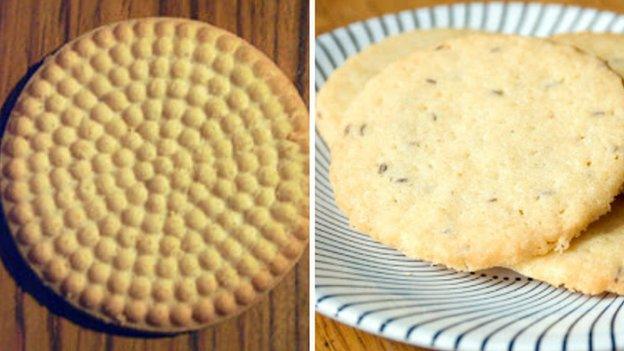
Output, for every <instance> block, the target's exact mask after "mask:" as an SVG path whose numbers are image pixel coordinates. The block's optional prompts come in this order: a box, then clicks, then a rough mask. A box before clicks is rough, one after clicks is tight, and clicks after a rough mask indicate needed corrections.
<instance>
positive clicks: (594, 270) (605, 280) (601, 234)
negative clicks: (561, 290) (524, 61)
mask: <svg viewBox="0 0 624 351" xmlns="http://www.w3.org/2000/svg"><path fill="white" fill-rule="evenodd" d="M552 39H553V40H554V41H556V42H560V43H564V44H569V45H573V46H575V47H578V48H580V49H581V50H583V51H586V52H587V53H590V54H593V55H596V56H598V57H599V58H600V59H602V60H605V61H606V62H607V64H608V65H609V66H610V67H611V68H612V69H613V70H615V71H616V72H617V73H619V74H620V75H624V51H623V50H622V47H624V36H622V35H620V34H613V33H588V32H583V33H566V34H560V35H556V36H554V37H553V38H552ZM622 252H624V200H623V199H622V198H619V199H616V201H615V202H614V203H613V205H612V210H611V212H610V213H609V214H607V215H605V216H603V217H601V218H600V219H599V220H598V221H596V222H594V223H592V224H591V225H590V226H589V228H588V229H587V231H586V232H584V233H583V234H582V235H581V236H580V237H579V238H577V239H574V240H573V241H572V242H571V243H570V247H569V248H568V249H567V250H566V251H564V252H562V253H550V254H547V255H544V256H540V257H538V258H535V259H529V260H527V261H524V262H521V263H519V264H516V265H513V266H512V267H510V268H512V269H514V270H516V271H518V272H519V273H522V274H524V275H526V276H529V277H532V278H535V279H539V280H542V281H545V282H547V283H550V284H552V285H555V286H563V287H566V288H568V289H571V290H575V291H579V292H582V293H585V294H599V293H602V292H605V291H608V292H613V293H616V294H624V267H623V266H624V255H623V254H622ZM579 272H582V274H579Z"/></svg>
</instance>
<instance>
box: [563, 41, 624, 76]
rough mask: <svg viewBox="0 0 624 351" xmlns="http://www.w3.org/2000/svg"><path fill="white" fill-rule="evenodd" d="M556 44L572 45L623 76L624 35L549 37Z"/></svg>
mask: <svg viewBox="0 0 624 351" xmlns="http://www.w3.org/2000/svg"><path fill="white" fill-rule="evenodd" d="M551 40H554V41H556V42H558V43H562V44H568V45H573V46H575V47H577V48H579V49H581V50H583V51H585V52H588V53H590V54H593V55H596V56H598V57H599V58H601V59H603V60H605V61H607V64H608V65H609V67H611V68H612V69H613V70H614V71H616V72H617V73H618V74H620V75H621V76H624V50H622V47H623V46H624V35H622V34H615V33H591V32H579V33H564V34H558V35H555V36H553V37H551Z"/></svg>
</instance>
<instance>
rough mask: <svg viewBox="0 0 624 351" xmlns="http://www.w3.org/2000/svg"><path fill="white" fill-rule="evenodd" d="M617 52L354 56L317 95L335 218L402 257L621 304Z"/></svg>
mask: <svg viewBox="0 0 624 351" xmlns="http://www.w3.org/2000/svg"><path fill="white" fill-rule="evenodd" d="M622 40H624V39H622V38H621V37H619V36H616V35H608V34H570V35H563V36H558V37H556V38H553V39H552V40H543V39H537V38H528V37H517V36H507V35H500V34H486V33H474V32H468V31H450V30H433V31H423V32H413V33H407V34H403V35H400V36H397V37H394V38H391V39H388V40H386V41H383V42H381V43H379V44H377V45H374V46H372V47H370V48H368V49H366V50H365V51H363V52H362V53H360V54H359V55H357V56H355V57H353V58H352V59H350V60H348V61H347V62H346V63H345V65H343V66H342V67H341V68H339V69H338V70H337V71H336V72H335V73H334V74H333V75H332V76H331V77H330V79H329V80H328V82H327V84H326V85H325V86H324V87H323V89H322V90H321V91H320V92H319V95H318V113H319V114H318V115H317V121H318V126H319V130H320V131H321V133H322V134H323V137H324V138H325V140H326V142H327V143H328V145H329V146H330V148H331V150H332V164H331V168H330V178H331V181H332V183H333V186H334V192H335V196H336V201H337V203H338V205H339V207H340V208H341V209H342V210H343V211H344V212H345V214H346V215H347V216H348V218H349V220H350V223H351V225H352V226H354V227H355V228H356V229H358V230H360V231H362V232H364V233H367V234H369V235H371V237H373V238H374V239H376V240H378V241H380V242H382V243H384V244H387V245H389V246H392V247H394V248H397V249H398V250H400V251H401V252H403V253H405V254H406V255H408V256H410V257H414V258H418V259H424V260H427V261H430V262H433V263H436V264H442V265H445V266H447V267H451V268H454V269H457V270H478V269H485V268H490V267H497V266H502V267H509V268H512V269H515V270H517V271H519V272H521V273H523V274H525V275H528V276H531V277H535V278H537V279H541V280H544V281H547V282H549V283H551V284H553V285H558V286H559V285H563V286H565V287H567V288H570V289H573V290H578V291H581V292H584V293H589V294H594V293H599V292H602V291H612V292H616V293H624V284H623V283H622V280H623V279H624V268H623V267H622V266H623V265H624V254H622V253H621V252H622V251H621V250H619V247H620V246H624V241H623V240H622V239H624V217H622V216H623V215H624V212H622V209H621V208H622V206H621V205H619V202H618V201H617V200H616V202H615V203H613V202H614V198H615V196H616V195H617V194H618V192H619V191H620V189H621V187H622V184H623V183H624V154H623V152H624V138H623V137H624V87H623V86H622V78H621V76H620V75H618V73H617V72H618V71H617V70H618V69H619V68H620V67H621V65H622V63H623V62H624V60H623V61H620V59H619V57H618V52H617V49H616V48H617V43H618V42H620V41H622ZM396 48H400V49H396ZM605 61H607V62H605ZM362 87H363V88H362ZM611 207H613V211H612V212H611V213H608V212H609V210H610V209H611ZM607 213H608V214H607ZM599 218H600V219H599ZM579 272H583V274H579Z"/></svg>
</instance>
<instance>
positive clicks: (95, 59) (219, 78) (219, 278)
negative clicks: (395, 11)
mask: <svg viewBox="0 0 624 351" xmlns="http://www.w3.org/2000/svg"><path fill="white" fill-rule="evenodd" d="M307 119H308V117H307V113H306V109H305V106H304V104H303V103H302V101H301V99H300V98H299V96H298V95H297V93H296V91H295V89H294V88H293V86H292V85H291V84H290V82H289V81H288V80H287V78H286V77H285V76H284V75H283V74H282V73H281V72H280V71H279V70H278V68H277V67H276V66H275V65H274V64H273V63H272V62H271V61H270V60H269V59H267V58H266V57H265V56H264V55H262V54H261V53H260V52H259V51H257V50H256V49H254V48H253V47H252V46H251V45H249V44H248V43H246V42H245V41H243V40H242V39H240V38H237V37H236V36H234V35H232V34H230V33H228V32H225V31H223V30H220V29H218V28H215V27H212V26H210V25H208V24H205V23H201V22H195V21H189V20H182V19H157V18H152V19H141V20H132V21H127V22H120V23H117V24H113V25H108V26H104V27H100V28H98V29H96V30H94V31H92V32H90V33H87V34H85V35H83V36H81V37H79V38H78V39H76V40H74V41H72V42H71V43H69V44H67V45H65V46H64V47H63V48H61V49H60V51H58V53H56V54H55V55H53V56H52V57H50V58H48V59H47V60H46V61H45V63H44V64H43V66H42V67H41V68H40V69H39V70H38V71H37V73H36V74H35V75H34V76H33V77H32V79H31V80H30V82H29V83H28V85H27V86H26V87H25V89H24V90H23V92H22V94H21V96H20V97H19V99H18V102H17V104H16V107H15V109H14V111H13V112H12V114H11V116H10V120H9V122H8V126H7V128H6V131H5V134H4V137H3V140H2V145H1V150H2V153H1V158H0V164H1V169H2V178H1V183H0V186H1V190H2V203H3V208H4V211H5V213H6V216H7V218H8V224H9V227H10V229H11V232H12V234H13V236H14V237H15V240H16V243H17V245H18V248H19V251H20V252H21V254H22V255H23V257H24V258H25V260H26V261H27V262H28V263H29V264H30V265H31V266H32V268H33V270H34V271H35V273H36V274H37V275H39V277H40V278H41V279H42V281H43V282H44V283H45V284H46V285H48V286H49V287H50V288H51V289H53V290H54V291H55V292H57V293H58V294H60V295H62V296H64V297H65V298H66V299H67V301H69V302H70V303H71V304H73V305H75V306H76V307H78V308H80V309H82V310H84V311H86V312H87V313H90V314H92V315H94V316H96V317H98V318H101V319H103V320H104V321H107V322H112V323H115V324H120V325H123V326H127V327H131V328H136V329H143V330H151V331H168V332H170V331H181V330H188V329H195V328H198V327H200V326H204V325H207V324H211V323H215V322H218V321H220V320H222V319H224V318H226V317H228V316H232V315H235V314H237V313H239V312H240V311H241V310H242V309H244V308H245V307H247V306H249V305H250V304H252V303H254V302H255V301H257V300H258V299H259V298H260V297H261V296H262V293H264V292H266V291H267V290H269V289H270V288H271V287H272V286H273V285H274V284H276V282H277V281H278V280H279V279H280V278H281V277H282V276H283V275H284V274H285V273H286V272H287V271H288V270H289V269H290V267H291V266H292V265H293V264H294V262H295V261H296V259H297V258H298V256H299V255H300V254H301V252H302V250H303V248H304V246H305V244H306V241H307V220H306V218H307V212H308V210H307V196H306V193H307V174H308V172H307V156H306V154H307V134H308V133H307Z"/></svg>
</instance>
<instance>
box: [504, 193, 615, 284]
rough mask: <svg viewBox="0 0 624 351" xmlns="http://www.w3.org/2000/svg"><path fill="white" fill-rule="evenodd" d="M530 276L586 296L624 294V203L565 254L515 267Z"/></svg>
mask: <svg viewBox="0 0 624 351" xmlns="http://www.w3.org/2000/svg"><path fill="white" fill-rule="evenodd" d="M512 269H514V270H516V271H518V272H519V273H522V274H524V275H526V276H529V277H532V278H535V279H539V280H543V281H545V282H547V283H549V284H552V285H555V286H563V287H566V288H568V289H571V290H575V291H580V292H582V293H585V294H600V293H602V292H605V291H609V292H614V293H616V294H620V295H624V200H623V199H621V198H618V199H616V200H615V202H614V203H613V204H612V209H611V212H609V213H608V214H607V215H605V216H603V217H601V218H600V219H599V220H598V221H596V222H595V223H592V224H591V225H590V226H589V228H588V229H587V231H585V232H584V233H583V234H582V235H581V236H580V237H578V238H576V239H574V240H573V241H572V242H571V243H570V247H569V248H568V249H567V250H566V251H564V252H562V253H555V252H553V253H550V254H547V255H544V256H541V257H538V258H535V259H531V260H527V261H525V262H522V263H518V264H516V265H514V266H512Z"/></svg>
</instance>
